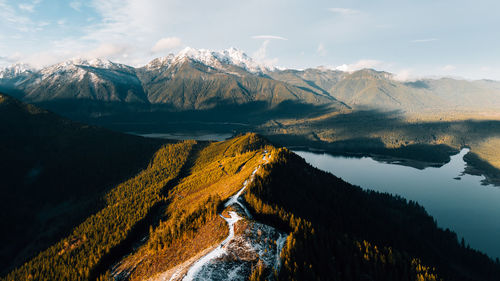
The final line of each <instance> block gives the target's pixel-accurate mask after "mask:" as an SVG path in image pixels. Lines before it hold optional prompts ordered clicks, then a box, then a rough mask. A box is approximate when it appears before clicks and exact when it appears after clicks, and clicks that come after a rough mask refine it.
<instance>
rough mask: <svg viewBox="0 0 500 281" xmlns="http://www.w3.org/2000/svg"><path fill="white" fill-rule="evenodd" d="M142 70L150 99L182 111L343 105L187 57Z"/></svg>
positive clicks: (231, 67) (320, 96) (241, 70)
mask: <svg viewBox="0 0 500 281" xmlns="http://www.w3.org/2000/svg"><path fill="white" fill-rule="evenodd" d="M141 72H142V73H141V75H140V77H141V80H142V81H143V84H144V87H145V88H146V89H148V90H147V93H148V97H149V100H150V102H151V103H153V104H167V105H171V106H172V107H173V108H175V109H179V110H182V109H183V110H188V109H208V108H213V107H216V106H218V105H224V104H246V103H252V102H263V103H264V104H266V105H268V106H271V107H275V106H277V105H278V104H280V103H282V102H285V101H294V102H297V103H306V104H307V103H308V104H326V103H333V104H336V105H337V106H338V105H340V104H339V103H338V102H336V101H335V100H334V99H333V98H331V97H329V96H327V95H324V94H318V93H315V92H313V91H309V90H303V89H300V88H297V87H295V86H292V85H289V84H286V83H283V82H280V81H276V80H273V79H269V78H266V77H263V76H259V75H254V74H252V73H249V72H247V71H246V70H244V69H242V68H239V67H237V66H234V65H229V66H226V68H225V69H224V70H220V69H217V68H214V67H212V66H207V65H205V64H201V63H200V62H197V61H195V60H191V59H188V58H186V59H183V60H181V61H178V62H177V63H175V64H171V65H168V66H166V68H160V69H158V70H155V71H152V70H150V69H149V68H143V69H141Z"/></svg>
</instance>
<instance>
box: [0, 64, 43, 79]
mask: <svg viewBox="0 0 500 281" xmlns="http://www.w3.org/2000/svg"><path fill="white" fill-rule="evenodd" d="M34 71H35V68H33V67H32V66H31V65H29V64H27V63H15V64H13V65H11V66H8V67H6V68H4V69H2V70H0V79H1V78H7V77H15V76H18V75H22V74H26V73H32V72H34Z"/></svg>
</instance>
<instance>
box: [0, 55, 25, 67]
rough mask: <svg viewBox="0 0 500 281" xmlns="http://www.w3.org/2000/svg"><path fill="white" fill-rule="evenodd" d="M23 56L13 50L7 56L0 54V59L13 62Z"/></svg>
mask: <svg viewBox="0 0 500 281" xmlns="http://www.w3.org/2000/svg"><path fill="white" fill-rule="evenodd" d="M22 58H23V55H22V54H21V53H20V52H15V53H13V54H11V55H9V56H0V61H3V62H6V63H7V64H14V63H17V62H19V61H20V60H21V59H22Z"/></svg>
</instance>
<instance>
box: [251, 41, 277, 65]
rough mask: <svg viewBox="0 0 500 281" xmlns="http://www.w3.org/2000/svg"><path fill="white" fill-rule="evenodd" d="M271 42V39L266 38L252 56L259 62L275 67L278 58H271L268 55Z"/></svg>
mask: <svg viewBox="0 0 500 281" xmlns="http://www.w3.org/2000/svg"><path fill="white" fill-rule="evenodd" d="M270 42H271V40H270V39H267V40H264V42H262V45H260V48H259V49H258V50H257V51H256V52H254V53H253V54H252V58H253V59H254V60H255V61H257V62H259V63H262V64H264V65H266V66H267V67H274V66H276V64H277V63H278V59H277V58H272V59H270V58H268V57H267V46H268V45H269V43H270Z"/></svg>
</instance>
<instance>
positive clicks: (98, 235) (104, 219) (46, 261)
mask: <svg viewBox="0 0 500 281" xmlns="http://www.w3.org/2000/svg"><path fill="white" fill-rule="evenodd" d="M193 145H194V142H193V141H186V142H183V143H179V144H171V145H166V146H164V147H162V148H161V149H160V150H159V151H158V152H157V153H156V154H155V157H154V159H153V160H152V162H151V164H150V165H149V166H148V167H147V168H146V169H145V170H144V171H142V172H141V173H139V174H138V175H137V176H135V177H133V178H132V179H130V180H128V181H126V182H124V183H122V184H120V185H118V186H117V187H115V188H114V189H113V190H111V191H110V192H109V194H108V195H107V196H106V207H105V208H104V209H102V210H101V211H99V212H98V213H96V214H95V215H92V216H91V217H89V218H88V219H86V220H85V221H84V222H83V223H82V224H80V225H79V226H77V227H76V228H75V229H74V230H73V232H72V233H71V234H70V235H69V236H68V237H66V238H64V239H63V240H61V241H60V242H58V243H57V244H55V245H53V246H51V247H50V248H48V249H47V250H45V251H43V252H41V253H40V254H39V255H38V256H36V257H35V258H34V259H32V260H31V261H29V262H27V263H26V264H24V265H23V266H21V267H20V268H18V269H16V270H14V271H13V272H11V273H10V274H8V275H7V276H6V278H5V280H87V279H88V278H89V277H90V272H91V270H92V269H93V268H94V267H95V266H96V265H97V264H98V262H99V260H100V259H101V258H102V257H103V256H104V255H106V254H107V253H109V252H110V251H111V249H112V248H113V247H116V246H117V245H118V244H119V243H120V242H121V241H123V240H124V239H125V238H126V236H127V234H128V232H129V231H130V230H131V229H132V228H133V226H134V225H135V224H136V223H137V222H138V221H140V220H141V219H143V218H144V217H145V216H146V215H147V213H148V212H149V210H150V209H151V208H152V207H153V206H154V205H155V204H157V203H158V202H160V201H161V200H164V199H165V198H164V197H163V196H162V189H163V187H164V186H165V185H166V184H167V183H168V181H169V180H172V179H174V178H175V177H176V175H177V174H178V173H179V171H180V170H181V168H182V166H183V164H184V163H185V162H186V160H187V157H188V155H189V152H190V150H191V148H192V146H193Z"/></svg>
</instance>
